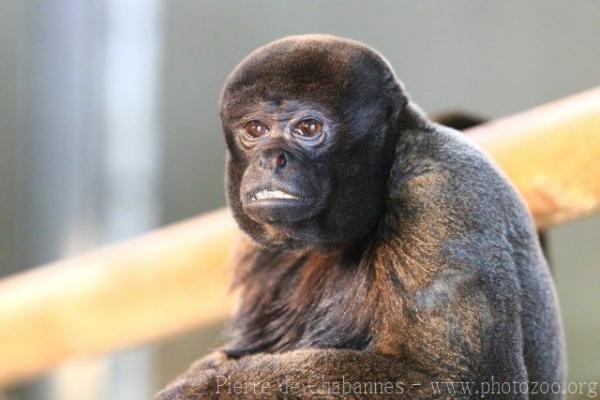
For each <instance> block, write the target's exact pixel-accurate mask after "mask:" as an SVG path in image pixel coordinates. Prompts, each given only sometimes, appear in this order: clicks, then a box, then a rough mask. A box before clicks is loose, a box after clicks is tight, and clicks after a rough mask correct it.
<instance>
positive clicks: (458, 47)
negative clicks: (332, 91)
mask: <svg viewBox="0 0 600 400" xmlns="http://www.w3.org/2000/svg"><path fill="white" fill-rule="evenodd" d="M314 32H322V33H332V34H336V35H341V36H346V37H350V38H354V39H358V40H361V41H363V42H366V43H368V44H370V45H372V46H374V47H375V48H377V49H378V50H380V51H381V52H382V53H383V54H384V55H385V56H386V57H387V58H388V59H389V61H390V62H391V64H392V65H393V66H394V68H395V70H396V72H397V75H398V77H399V78H400V79H401V80H402V81H403V82H404V83H405V85H406V87H407V88H408V91H409V92H410V93H411V95H412V97H413V99H415V100H416V102H417V103H418V104H420V105H421V106H422V107H423V108H424V109H425V110H426V111H427V112H429V113H432V114H433V113H436V112H444V111H451V110H461V111H468V112H470V113H474V114H476V115H480V116H483V117H486V118H496V117H500V116H504V115H507V114H510V113H514V112H518V111H522V110H525V109H528V108H531V107H533V106H536V105H539V104H542V103H544V102H548V101H551V100H554V99H557V98H560V97H564V96H566V95H569V94H572V93H576V92H579V91H583V90H585V89H589V88H592V87H594V86H597V85H599V84H600V51H599V49H600V2H598V1H592V0H590V1H582V0H579V1H571V2H564V1H559V0H557V1H548V0H538V1H528V2H522V1H501V2H500V1H496V2H483V1H481V2H477V1H475V2H474V1H470V0H461V1H452V2H444V1H431V0H427V1H422V0H418V1H417V0H414V1H373V2H364V1H360V0H350V1H248V2H233V1H232V2H228V1H222V0H205V1H197V0H172V1H166V0H87V1H80V0H56V1H47V0H2V1H0V188H1V190H0V276H6V275H9V274H13V273H17V272H19V271H23V270H25V269H27V268H31V267H34V266H36V265H38V264H42V263H45V262H48V261H52V260H56V259H59V258H63V257H66V256H71V255H74V254H77V253H80V252H83V251H85V250H88V249H91V248H94V247H97V246H100V245H103V244H106V243H110V242H114V241H118V240H120V239H124V238H127V237H131V236H134V235H136V234H139V233H141V232H144V231H147V230H150V229H152V228H155V227H158V226H161V225H164V224H168V223H171V222H174V221H178V220H182V219H185V218H188V217H191V216H194V215H197V214H199V213H202V212H204V211H208V210H211V209H214V208H217V207H221V206H223V205H224V196H223V165H224V142H223V140H222V138H221V133H220V126H219V120H218V115H217V101H218V97H219V92H220V89H221V86H222V84H223V82H224V80H225V78H226V76H227V74H228V73H229V71H230V70H231V69H232V68H233V67H234V66H235V65H236V63H237V62H239V61H240V60H241V58H242V57H244V56H245V55H246V54H247V53H248V52H249V51H251V50H252V49H254V48H256V47H257V46H260V45H262V44H265V43H266V42H269V41H271V40H273V39H276V38H279V37H282V36H285V35H289V34H299V33H314ZM565 157H568V154H565ZM599 238H600V218H599V217H598V216H596V217H592V218H588V219H586V220H583V221H580V222H575V223H570V224H567V225H563V226H560V227H558V228H555V229H552V230H551V231H550V232H549V244H550V251H551V253H550V256H551V262H552V265H553V268H554V271H555V277H556V283H557V288H558V292H559V296H560V300H561V304H562V309H563V314H564V320H565V324H566V331H567V341H568V353H569V378H570V379H571V380H576V381H599V380H600V339H599V337H600V312H599V311H600V290H599V288H600V261H599V260H600V246H599V245H600V239H599ZM220 329H221V327H220V326H215V327H212V328H210V329H203V330H202V331H197V332H189V333H187V334H185V335H181V336H179V337H176V338H172V339H168V340H163V341H160V342H155V343H151V344H148V345H145V346H142V347H138V348H131V349H125V350H123V351H122V352H119V353H117V354H108V355H104V356H98V357H94V358H86V359H77V360H70V361H68V362H66V363H64V364H62V365H61V366H59V367H57V368H55V369H54V370H52V371H49V372H48V373H47V374H45V375H43V376H38V377H36V378H34V379H31V380H29V381H27V382H21V383H19V384H15V385H13V386H11V387H7V388H3V389H0V399H2V400H8V399H10V400H17V399H18V400H34V399H35V400H38V399H39V400H41V399H56V400H58V399H60V400H63V399H65V400H70V399H86V400H87V399H90V400H95V399H98V400H99V399H127V400H137V399H147V398H149V397H150V396H151V394H152V393H154V392H155V391H156V390H157V389H158V388H159V387H161V386H163V385H164V384H165V383H166V382H167V381H169V380H170V379H171V378H173V377H174V376H175V375H176V374H177V373H178V372H180V371H181V370H183V369H184V368H186V366H187V365H188V363H189V362H191V361H192V360H193V359H195V358H197V357H198V356H200V355H202V354H203V353H205V352H206V351H207V349H209V348H211V347H213V346H216V345H218V344H219V343H220V341H221V340H222V337H221V335H220ZM0 357H2V354H0Z"/></svg>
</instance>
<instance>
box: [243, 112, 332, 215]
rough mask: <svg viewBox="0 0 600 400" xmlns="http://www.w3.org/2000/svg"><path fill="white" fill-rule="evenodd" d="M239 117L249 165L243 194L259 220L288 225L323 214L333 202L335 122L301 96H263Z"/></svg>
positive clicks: (245, 208)
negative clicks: (328, 160)
mask: <svg viewBox="0 0 600 400" xmlns="http://www.w3.org/2000/svg"><path fill="white" fill-rule="evenodd" d="M236 122H237V123H234V126H233V130H234V132H235V133H234V140H235V141H236V148H239V149H240V152H241V153H242V156H243V158H244V161H245V164H246V168H245V170H244V173H243V175H242V180H241V183H240V191H239V197H240V202H241V205H242V208H243V211H244V212H245V213H246V214H247V215H248V216H249V217H250V218H252V219H253V220H254V221H256V222H257V223H259V224H268V225H273V226H285V225H289V224H294V223H298V222H301V221H304V220H307V219H310V218H312V217H314V216H315V215H317V214H319V212H321V211H322V210H323V208H324V207H325V205H326V204H327V198H328V196H329V192H330V189H331V180H330V179H329V176H330V174H329V173H328V171H327V166H326V165H325V163H322V162H321V159H322V154H323V152H324V151H326V148H327V147H328V145H330V144H331V143H332V137H331V134H332V130H334V128H335V126H334V124H333V122H332V121H331V120H330V119H329V118H327V117H326V116H325V114H324V113H323V112H321V111H319V110H318V108H317V107H315V106H312V107H311V106H309V105H306V104H303V103H301V102H298V101H285V102H281V103H275V102H270V103H265V102H261V103H259V104H256V105H255V106H253V107H251V108H250V109H249V110H248V111H247V114H246V117H245V118H243V119H241V120H238V121H236Z"/></svg>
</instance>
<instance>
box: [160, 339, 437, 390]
mask: <svg viewBox="0 0 600 400" xmlns="http://www.w3.org/2000/svg"><path fill="white" fill-rule="evenodd" d="M193 368H194V367H192V369H193ZM435 380H437V379H436V378H435V377H433V376H429V375H428V374H427V373H423V372H420V371H417V370H411V369H410V368H408V367H407V366H406V365H405V364H403V362H402V361H400V359H399V358H398V357H397V356H387V355H381V354H376V353H372V352H368V351H354V350H343V349H340V350H338V349H327V350H320V349H308V350H295V351H289V352H285V353H279V354H264V353H263V354H256V355H250V356H245V357H242V358H240V359H237V360H229V361H225V362H223V363H222V364H220V365H219V366H217V367H216V368H214V369H209V370H202V371H199V370H197V369H195V370H190V371H188V372H186V373H185V374H184V376H183V377H182V378H180V379H178V380H177V381H175V382H174V383H173V384H171V385H170V386H169V387H167V388H166V389H165V390H163V391H162V392H160V393H159V394H158V395H157V397H156V400H176V399H178V400H183V399H201V398H219V399H235V398H244V399H264V398H269V399H271V398H286V399H297V398H302V399H304V398H320V399H344V398H370V399H395V398H410V399H421V398H422V399H425V398H427V399H431V398H436V393H435V392H434V391H433V390H432V385H431V382H432V381H435ZM437 397H440V396H437Z"/></svg>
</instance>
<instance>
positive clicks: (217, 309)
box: [0, 88, 600, 384]
mask: <svg viewBox="0 0 600 400" xmlns="http://www.w3.org/2000/svg"><path fill="white" fill-rule="evenodd" d="M468 133H469V134H470V135H471V137H472V138H473V139H474V140H475V141H476V142H478V143H479V144H480V145H481V146H482V147H483V148H484V149H485V150H487V151H488V152H489V153H490V154H491V155H492V157H493V158H494V159H495V160H496V162H497V163H498V164H499V165H500V167H501V168H502V169H503V170H504V171H505V172H506V173H507V174H508V176H509V177H510V179H511V180H512V181H513V182H514V183H515V184H516V185H517V187H518V189H519V190H520V192H521V193H522V195H523V197H524V198H525V200H526V201H527V203H528V204H529V206H530V209H531V211H532V213H533V215H534V217H535V219H536V222H537V223H538V225H539V226H541V227H548V226H551V225H553V224H556V223H560V222H565V221H569V220H572V219H574V218H578V217H580V216H583V215H587V214H589V213H591V212H593V211H596V210H598V208H599V205H600V88H599V89H594V90H591V91H589V92H586V93H582V94H579V95H576V96H572V97H569V98H566V99H564V100H559V101H556V102H553V103H550V104H548V105H545V106H542V107H539V108H536V109H533V110H531V111H527V112H524V113H522V114H519V115H515V116H513V117H508V118H504V119H501V120H498V121H496V122H492V123H489V124H486V125H482V126H481V127H477V128H475V129H471V130H470V131H468ZM238 234H239V232H238V231H237V228H236V227H235V223H234V222H233V220H232V218H231V216H230V214H229V212H228V211H226V210H219V211H216V212H213V213H210V214H206V215H204V216H201V217H198V218H194V219H192V220H189V221H186V222H182V223H179V224H176V225H173V226H171V227H167V228H163V229H160V230H157V231H155V232H152V233H149V234H146V235H143V236H141V237H139V238H136V239H132V240H129V241H125V242H123V243H121V244H117V245H115V246H110V247H108V248H105V249H102V250H99V251H95V252H92V253H89V254H86V255H83V256H81V257H76V258H72V259H68V260H63V261H59V262H56V263H53V264H49V265H46V266H42V267H39V268H36V269H34V270H31V271H29V272H25V273H22V274H20V275H17V276H14V277H9V278H6V279H4V280H2V281H0V384H3V383H8V382H13V381H15V380H18V379H22V378H25V377H28V376H31V375H32V374H35V373H38V372H40V371H43V370H44V369H47V368H49V367H51V366H53V365H56V364H57V363H59V362H60V361H62V360H64V359H66V358H68V357H71V356H75V355H77V356H81V355H90V354H97V353H102V352H108V351H113V350H115V349H119V348H122V347H125V346H129V345H134V344H139V343H142V342H146V341H150V340H153V339H157V338H159V337H164V336H169V335H174V334H177V333H178V332H181V331H183V330H186V329H190V328H192V327H197V326H201V325H203V324H208V323H212V322H214V321H217V320H219V319H222V318H225V317H226V315H227V313H228V312H229V310H230V309H231V307H232V303H233V300H232V296H231V295H228V294H227V290H226V288H227V281H228V278H227V275H228V274H227V273H226V268H225V266H226V264H227V259H228V254H229V250H230V247H231V245H232V244H233V243H234V242H235V236H236V235H238Z"/></svg>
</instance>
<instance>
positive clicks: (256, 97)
mask: <svg viewBox="0 0 600 400" xmlns="http://www.w3.org/2000/svg"><path fill="white" fill-rule="evenodd" d="M406 103H407V100H406V96H405V95H404V94H403V91H402V88H401V86H400V83H399V82H398V81H397V80H396V78H395V76H394V73H393V71H392V69H391V68H390V66H389V65H388V63H387V62H386V61H385V59H383V57H382V56H380V55H379V54H378V53H376V52H375V51H373V50H371V49H370V48H368V47H366V46H364V45H362V44H360V43H357V42H354V41H350V40H343V39H338V38H335V37H331V36H325V35H306V36H295V37H288V38H284V39H281V40H277V41H275V42H273V43H270V44H268V45H266V46H264V47H261V48H259V49H257V50H255V51H254V52H253V53H251V54H250V55H249V56H248V57H246V58H245V59H244V60H243V61H242V62H241V63H240V64H239V65H238V66H237V67H236V68H235V69H234V71H233V72H232V73H231V74H230V76H229V78H228V80H227V82H226V83H225V87H224V89H223V93H222V96H221V102H220V115H221V120H222V125H223V131H224V134H225V139H226V143H227V149H228V154H227V167H226V168H227V171H226V172H227V179H226V186H227V198H228V203H229V205H230V207H231V209H232V211H233V215H234V217H235V218H236V220H237V222H238V224H239V225H240V227H241V228H242V229H243V230H244V231H245V232H247V233H248V234H249V235H250V236H252V237H253V238H254V239H255V240H256V241H257V242H259V243H261V244H262V245H264V246H268V247H279V248H281V247H283V248H288V249H293V248H306V247H317V248H335V247H336V246H343V245H350V244H352V243H354V242H356V241H358V240H360V239H361V238H362V237H363V236H365V235H367V234H368V233H369V232H370V231H371V230H372V229H373V228H374V227H375V226H376V223H377V221H378V218H379V216H380V215H381V211H382V209H383V206H384V199H385V192H386V188H385V185H386V180H387V177H388V175H389V170H390V166H391V163H392V160H393V157H394V145H395V140H396V136H397V120H398V115H399V113H400V111H401V109H402V108H403V107H404V105H405V104H406Z"/></svg>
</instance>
